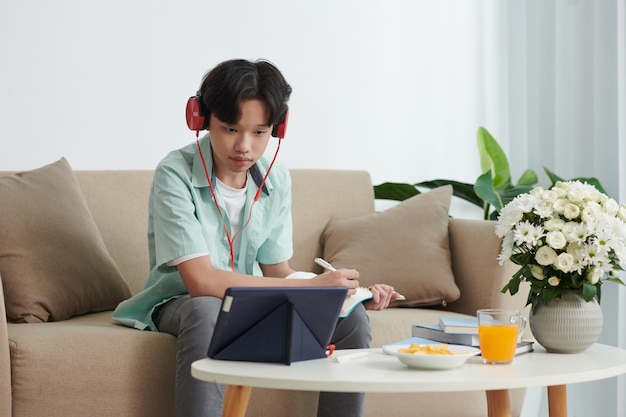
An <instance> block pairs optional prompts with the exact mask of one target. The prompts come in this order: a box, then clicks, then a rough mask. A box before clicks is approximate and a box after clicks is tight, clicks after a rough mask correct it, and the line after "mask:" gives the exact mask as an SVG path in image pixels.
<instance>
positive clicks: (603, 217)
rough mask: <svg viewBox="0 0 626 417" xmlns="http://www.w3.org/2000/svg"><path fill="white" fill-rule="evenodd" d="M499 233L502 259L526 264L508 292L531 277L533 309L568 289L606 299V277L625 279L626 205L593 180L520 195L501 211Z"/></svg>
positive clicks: (615, 279)
mask: <svg viewBox="0 0 626 417" xmlns="http://www.w3.org/2000/svg"><path fill="white" fill-rule="evenodd" d="M496 234H497V235H498V237H500V238H502V239H503V240H502V251H501V252H500V255H499V256H498V261H499V262H500V264H503V263H504V262H506V261H507V260H509V259H510V260H511V261H512V262H514V263H515V264H517V265H520V266H521V268H520V269H519V270H518V271H517V272H516V273H515V274H514V275H513V277H512V278H511V280H510V281H509V282H508V284H507V285H505V286H504V288H503V289H502V292H503V293H506V292H507V291H509V292H510V293H511V295H513V294H516V293H517V292H518V290H519V286H520V283H521V282H522V281H526V282H528V283H529V284H530V292H529V294H528V304H532V306H533V309H534V308H536V306H537V305H538V303H539V302H540V301H542V302H543V303H544V304H548V303H549V302H550V301H551V300H553V299H554V298H556V297H561V295H562V293H563V290H580V291H581V292H582V296H583V298H584V299H585V300H586V301H591V300H592V299H593V298H596V299H597V300H598V302H600V295H601V293H600V287H601V285H602V284H603V282H605V281H612V282H616V283H619V284H622V285H623V284H624V283H623V282H622V280H621V279H619V278H618V276H617V275H618V274H619V272H620V271H623V269H622V266H621V263H622V262H624V261H626V205H623V204H622V205H620V204H618V203H617V202H616V201H615V200H614V199H612V198H610V197H608V196H607V195H606V194H603V193H601V192H600V191H598V190H597V189H596V188H595V187H594V186H592V185H589V184H587V183H581V182H580V181H567V182H557V183H555V185H554V186H553V187H552V188H550V189H549V190H544V189H543V188H541V187H537V188H535V189H533V190H532V191H530V192H529V193H527V194H520V195H518V196H517V197H515V198H514V199H513V200H512V201H511V202H510V203H509V204H507V205H506V206H505V207H504V208H503V209H502V211H501V212H500V215H499V217H498V221H497V224H496Z"/></svg>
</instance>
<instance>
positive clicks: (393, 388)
mask: <svg viewBox="0 0 626 417" xmlns="http://www.w3.org/2000/svg"><path fill="white" fill-rule="evenodd" d="M367 351H368V353H369V355H368V356H366V357H364V358H360V359H355V360H352V361H348V362H343V363H338V362H336V361H335V360H334V359H333V358H325V359H316V360H309V361H302V362H295V363H292V364H291V365H284V364H268V363H254V362H236V361H219V360H212V359H202V360H199V361H196V362H194V363H193V364H192V371H191V373H192V375H193V376H194V377H195V378H198V379H201V380H205V381H210V382H217V383H221V384H227V385H243V386H251V387H265V388H278V389H293V390H304V391H320V390H324V391H337V392H342V391H343V392H439V391H440V392H451V391H477V390H481V391H482V390H501V389H510V388H521V387H529V386H551V385H562V384H569V383H575V382H584V381H594V380H599V379H605V378H610V377H613V376H617V375H621V374H626V350H623V349H619V348H616V347H612V346H607V345H602V344H595V345H593V346H592V347H591V348H589V349H588V350H586V351H585V352H583V353H578V354H556V353H546V352H545V351H544V350H543V349H542V348H541V346H537V347H536V350H535V352H533V353H527V354H523V355H520V356H517V357H516V358H515V360H514V361H513V363H512V364H508V365H485V364H483V363H482V360H481V358H479V357H473V358H470V359H469V360H468V362H466V363H465V364H464V365H462V366H461V367H459V368H455V369H450V370H443V371H440V370H439V371H426V370H417V369H410V368H407V367H406V366H405V365H404V364H402V363H401V362H400V361H399V360H398V359H397V358H395V357H393V356H390V355H387V354H385V353H383V352H382V351H381V349H368V350H367ZM352 352H355V351H354V350H351V351H335V353H334V355H337V356H340V355H342V354H347V353H352Z"/></svg>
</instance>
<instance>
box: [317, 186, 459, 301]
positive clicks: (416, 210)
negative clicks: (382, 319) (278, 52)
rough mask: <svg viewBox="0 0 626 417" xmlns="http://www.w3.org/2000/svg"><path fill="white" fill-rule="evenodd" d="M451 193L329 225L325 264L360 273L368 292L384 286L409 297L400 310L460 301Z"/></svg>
mask: <svg viewBox="0 0 626 417" xmlns="http://www.w3.org/2000/svg"><path fill="white" fill-rule="evenodd" d="M451 198H452V187H451V186H444V187H439V188H436V189H434V190H432V191H429V192H426V193H422V194H418V195H416V196H414V197H411V198H409V199H407V200H405V201H403V202H401V203H400V204H398V205H396V206H394V207H392V208H390V209H387V210H385V211H383V212H380V213H374V214H371V215H367V216H363V217H357V218H350V219H341V220H333V221H330V222H329V224H328V225H327V227H326V229H325V231H324V233H323V236H322V245H323V254H324V258H325V259H326V260H328V261H329V262H330V263H332V264H333V265H334V266H335V267H340V268H355V269H357V270H358V271H359V274H360V277H359V282H360V284H361V285H363V286H370V285H373V284H376V283H385V284H389V285H391V286H393V287H394V288H395V289H396V291H398V292H400V293H401V294H402V295H404V296H405V297H406V300H405V301H396V302H394V303H393V305H395V306H406V307H416V306H426V305H437V304H439V305H441V304H446V303H449V302H451V301H454V300H456V299H458V298H459V297H460V292H459V289H458V287H457V286H456V284H455V282H454V276H453V274H452V266H451V259H450V249H449V241H448V211H449V206H450V200H451Z"/></svg>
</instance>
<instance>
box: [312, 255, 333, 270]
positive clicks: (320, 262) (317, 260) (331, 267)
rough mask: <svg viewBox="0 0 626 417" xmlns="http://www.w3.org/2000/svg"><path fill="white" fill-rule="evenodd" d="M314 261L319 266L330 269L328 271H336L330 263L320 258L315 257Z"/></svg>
mask: <svg viewBox="0 0 626 417" xmlns="http://www.w3.org/2000/svg"><path fill="white" fill-rule="evenodd" d="M315 263H316V264H318V265H319V266H321V267H322V268H324V269H326V270H327V271H330V272H335V271H337V269H335V267H334V266H332V265H331V264H329V263H328V262H326V261H325V260H324V259H322V258H315Z"/></svg>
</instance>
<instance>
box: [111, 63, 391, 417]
mask: <svg viewBox="0 0 626 417" xmlns="http://www.w3.org/2000/svg"><path fill="white" fill-rule="evenodd" d="M290 95H291V87H290V86H289V84H287V82H286V81H285V79H284V78H283V76H282V74H281V73H280V71H278V69H277V68H276V67H275V66H274V65H272V64H270V63H269V62H266V61H257V62H250V61H246V60H231V61H226V62H223V63H221V64H219V65H218V66H217V67H215V68H214V69H213V70H211V71H210V72H209V73H207V74H206V75H205V77H204V79H203V82H202V85H201V88H200V91H199V95H198V96H197V97H195V98H192V99H191V100H196V101H197V102H194V103H195V104H197V105H198V107H199V110H200V111H201V113H202V114H201V116H200V117H201V118H200V119H198V120H200V124H198V125H197V126H196V124H197V123H196V122H198V120H194V121H192V122H190V123H191V124H190V127H191V128H192V129H193V130H196V131H199V130H203V129H206V130H208V131H209V134H208V135H206V136H204V137H202V138H200V139H198V140H197V141H196V143H194V144H190V145H188V146H185V147H183V148H181V149H178V150H176V151H173V152H171V153H170V154H168V155H167V156H166V157H165V158H164V159H163V160H162V161H161V162H160V163H159V165H158V166H157V168H156V169H155V173H154V180H153V183H152V188H151V193H150V202H149V225H148V245H149V252H150V267H151V270H150V274H149V277H148V281H147V283H146V286H145V289H144V290H143V291H142V292H140V293H139V294H137V295H135V296H134V297H132V298H130V299H129V300H126V301H124V302H122V303H120V305H119V306H118V307H117V309H116V311H115V313H114V316H113V317H114V319H115V320H116V321H118V322H120V323H122V324H125V325H128V326H131V327H135V328H139V329H150V330H153V331H162V332H166V333H170V334H172V335H174V336H176V337H177V343H178V353H177V368H176V415H177V416H179V417H196V416H220V415H221V412H222V404H223V387H222V386H220V385H217V384H212V383H207V382H203V381H199V380H196V379H195V378H193V377H192V376H191V363H192V362H194V361H196V360H198V359H202V358H205V357H206V355H207V350H208V345H209V341H210V338H211V335H212V334H213V329H214V326H215V321H216V318H217V315H218V312H219V309H220V306H221V301H222V300H221V299H222V297H223V296H224V292H225V291H226V289H227V288H228V287H244V286H245V287H251V286H266V287H269V286H344V287H347V288H348V294H349V295H351V294H353V293H354V291H355V288H357V287H358V285H359V283H358V276H359V274H358V272H357V271H356V270H352V269H341V270H338V271H336V272H327V273H324V274H321V275H317V276H313V277H312V278H311V279H306V280H301V279H284V278H290V276H292V275H295V274H296V271H294V270H293V269H292V268H291V267H290V265H289V262H288V260H289V259H290V258H291V256H292V225H291V207H290V203H291V182H290V177H289V172H288V170H287V169H285V168H283V167H280V166H276V167H274V168H272V164H273V163H272V164H269V163H268V161H267V160H266V159H265V158H263V153H264V152H265V149H266V148H267V145H268V143H269V140H270V136H271V134H272V133H273V132H272V130H273V128H274V127H275V126H276V125H277V124H279V123H284V122H281V120H282V119H284V118H285V116H286V112H287V102H288V100H289V96H290ZM202 118H203V119H202ZM192 125H193V126H192ZM260 276H263V278H260ZM372 292H373V294H374V298H373V299H372V300H369V301H368V302H367V303H365V304H363V305H360V306H359V307H358V308H356V309H355V310H354V311H353V312H352V313H351V314H350V315H349V316H348V317H346V318H344V319H340V320H339V322H338V324H337V327H336V330H335V333H334V335H333V339H332V341H331V343H333V344H335V346H336V347H337V348H338V349H349V348H366V347H369V344H370V341H371V336H370V331H369V324H368V319H367V315H366V314H365V309H366V308H368V309H379V310H380V309H383V308H386V307H387V306H388V305H389V302H390V301H391V300H392V298H394V297H395V295H394V292H393V288H391V287H389V286H388V285H384V284H377V285H375V286H373V287H372ZM362 412H363V394H358V393H356V394H352V393H348V394H346V393H320V399H319V406H318V416H331V415H332V416H361V415H362Z"/></svg>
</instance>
